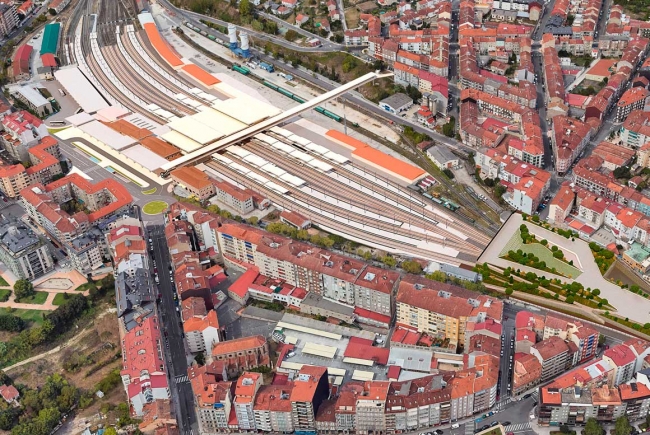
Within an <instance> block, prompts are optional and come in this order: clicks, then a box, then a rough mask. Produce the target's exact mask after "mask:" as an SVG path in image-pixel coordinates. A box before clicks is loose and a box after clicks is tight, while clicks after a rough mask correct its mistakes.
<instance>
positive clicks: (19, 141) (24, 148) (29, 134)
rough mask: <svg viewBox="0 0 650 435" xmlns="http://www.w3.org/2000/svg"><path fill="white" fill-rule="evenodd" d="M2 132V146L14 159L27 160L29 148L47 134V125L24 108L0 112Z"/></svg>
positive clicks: (0, 139) (0, 138)
mask: <svg viewBox="0 0 650 435" xmlns="http://www.w3.org/2000/svg"><path fill="white" fill-rule="evenodd" d="M0 117H1V122H2V128H3V129H4V132H3V133H2V135H1V136H0V141H1V143H2V146H3V147H4V149H5V150H6V151H7V154H9V156H10V157H11V158H12V159H14V160H15V161H19V162H25V161H29V160H30V158H29V155H28V150H29V148H31V147H33V146H35V145H37V144H38V143H39V141H40V140H42V139H44V138H46V137H48V136H49V133H48V131H47V126H46V125H45V123H44V122H43V121H41V120H40V119H39V118H37V117H36V116H34V115H32V114H31V113H29V112H27V111H26V110H19V111H18V112H14V113H9V114H7V113H2V114H0Z"/></svg>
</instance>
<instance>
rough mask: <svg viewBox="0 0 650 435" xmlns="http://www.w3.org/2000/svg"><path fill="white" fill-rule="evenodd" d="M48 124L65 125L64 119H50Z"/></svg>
mask: <svg viewBox="0 0 650 435" xmlns="http://www.w3.org/2000/svg"><path fill="white" fill-rule="evenodd" d="M50 125H57V126H59V125H65V121H50Z"/></svg>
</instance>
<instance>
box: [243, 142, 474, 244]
mask: <svg viewBox="0 0 650 435" xmlns="http://www.w3.org/2000/svg"><path fill="white" fill-rule="evenodd" d="M246 148H247V149H249V150H251V151H254V152H255V153H256V154H257V155H259V156H260V157H262V158H264V159H266V160H268V161H270V162H271V163H273V164H275V165H277V166H279V167H281V168H283V169H285V170H288V171H290V172H291V173H293V174H295V175H297V176H299V177H301V178H303V179H305V180H309V183H310V184H311V185H312V187H311V188H312V189H314V190H317V191H320V192H322V193H324V194H326V195H328V196H337V197H339V198H359V196H360V195H359V191H358V190H357V189H355V188H352V187H350V186H347V185H346V184H345V183H343V182H342V181H338V180H335V179H333V178H331V177H328V176H326V175H325V174H323V173H321V172H319V171H317V170H314V169H311V168H308V167H306V166H301V165H298V164H296V163H293V162H291V161H290V160H289V159H287V158H281V157H277V156H276V155H274V153H273V152H272V151H270V150H269V149H268V148H265V147H263V146H262V145H259V144H253V143H251V144H248V145H247V146H246ZM339 169H343V168H339V167H337V169H336V170H337V172H339V173H341V172H342V171H341V170H339ZM350 174H352V173H351V172H348V173H347V174H341V175H345V176H346V177H348V176H349V175H350ZM352 175H354V174H352ZM349 178H350V179H351V180H352V181H355V182H358V183H359V184H361V185H363V186H364V187H366V188H368V190H377V191H378V193H381V194H382V195H383V196H384V197H385V198H387V199H391V200H393V201H396V202H401V203H402V205H406V204H404V202H406V201H407V200H405V198H400V197H399V196H398V195H396V194H395V193H393V192H390V191H388V190H383V191H381V192H379V189H378V186H372V183H370V182H368V180H365V179H363V177H359V176H356V177H353V176H349ZM359 202H360V203H361V204H363V206H364V209H365V210H369V211H372V212H374V213H377V214H378V215H382V216H386V217H390V216H389V214H392V215H393V219H395V220H397V221H399V222H401V223H402V224H403V223H405V222H410V223H411V224H413V225H414V226H416V227H419V228H423V229H425V230H427V231H430V232H431V233H434V234H438V235H440V236H442V237H444V238H445V246H449V247H453V248H454V249H457V250H458V251H460V252H465V253H467V254H468V255H472V256H476V257H478V255H479V254H480V253H481V251H482V250H483V247H484V246H481V245H480V244H479V242H476V241H473V240H469V241H468V240H465V239H463V238H461V237H459V236H458V235H456V234H453V233H451V232H448V231H446V230H445V229H444V228H442V227H439V226H437V225H435V224H433V223H432V222H431V220H436V221H440V220H441V218H440V216H437V215H435V214H434V213H432V212H429V213H426V210H425V209H424V208H423V209H422V213H423V215H424V216H425V217H422V216H420V215H419V212H418V214H410V213H408V212H406V211H404V210H402V209H400V208H397V207H395V208H393V209H392V212H391V213H386V206H387V204H386V203H385V202H382V201H381V200H379V199H377V198H375V197H372V196H367V197H362V198H359ZM413 205H414V204H413ZM427 215H428V216H427ZM449 226H451V225H449ZM382 229H384V230H387V231H389V230H390V231H392V232H393V233H394V234H400V235H403V236H405V237H420V238H421V237H422V235H421V234H420V235H419V236H418V235H416V234H417V233H414V232H413V231H409V230H408V229H406V228H403V227H402V226H401V225H400V226H396V225H390V224H388V225H384V226H383V227H382ZM458 230H459V231H462V230H465V229H464V228H458ZM472 242H475V243H472Z"/></svg>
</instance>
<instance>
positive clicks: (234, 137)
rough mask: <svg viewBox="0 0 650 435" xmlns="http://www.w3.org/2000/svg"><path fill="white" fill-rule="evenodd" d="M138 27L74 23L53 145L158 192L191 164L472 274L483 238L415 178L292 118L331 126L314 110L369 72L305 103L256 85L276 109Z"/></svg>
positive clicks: (353, 142) (338, 228)
mask: <svg viewBox="0 0 650 435" xmlns="http://www.w3.org/2000/svg"><path fill="white" fill-rule="evenodd" d="M104 13H105V15H103V16H105V17H106V14H110V13H112V12H109V11H104ZM99 16H100V17H101V16H102V14H101V13H100V15H99ZM109 18H110V16H109ZM138 20H139V24H140V27H141V29H139V28H137V26H136V25H133V24H127V25H123V26H119V25H117V26H116V25H115V24H114V23H115V21H108V19H104V21H103V22H97V17H96V16H93V15H87V16H83V17H81V18H80V22H81V25H80V26H78V28H77V29H76V33H75V35H74V37H70V38H66V39H65V40H66V41H67V43H66V47H64V48H65V52H67V53H71V57H70V59H69V62H70V63H71V65H70V66H68V67H65V68H62V69H61V70H60V71H58V72H57V76H58V77H57V79H58V80H59V81H60V83H61V85H62V86H64V87H65V88H66V90H67V91H68V92H69V94H70V95H71V96H72V97H73V98H74V99H75V100H76V101H77V102H78V103H79V105H80V107H82V108H83V110H84V112H85V114H84V116H81V117H80V116H78V115H75V116H74V117H70V118H67V121H68V123H69V124H71V125H72V126H71V127H70V128H69V129H66V130H65V131H64V132H61V133H60V135H61V136H60V137H62V138H63V137H64V138H66V139H68V140H70V141H75V140H78V141H80V142H82V143H84V144H91V145H92V146H94V147H97V149H99V150H101V152H102V153H103V154H104V155H110V156H111V158H112V159H115V160H116V164H118V165H120V166H121V167H126V168H130V169H131V170H132V171H136V172H137V173H139V174H141V175H142V176H143V178H145V179H147V180H151V181H152V182H154V183H158V184H160V185H162V186H167V185H168V184H169V183H173V181H172V178H173V177H170V176H169V175H170V174H173V172H174V170H175V169H177V168H182V167H184V166H188V165H190V166H193V165H198V166H197V168H200V169H201V170H204V171H205V172H206V174H207V175H208V177H209V178H210V179H214V180H215V182H221V181H226V182H229V183H231V184H232V185H234V186H236V187H239V188H241V189H248V190H250V191H254V192H256V193H257V194H260V195H262V196H265V197H266V198H268V199H269V200H270V201H271V202H272V203H273V204H274V205H275V206H276V207H277V208H279V209H283V210H290V211H294V212H298V213H300V214H301V215H303V216H305V217H306V218H308V219H309V220H310V221H311V222H313V223H314V224H316V225H318V226H319V227H320V228H322V229H324V230H326V231H330V232H333V233H335V234H339V235H341V236H343V237H346V238H348V239H349V240H353V241H358V242H360V243H365V244H368V245H371V246H373V247H376V248H379V249H382V250H385V251H386V252H390V253H394V254H400V255H407V256H414V257H418V258H424V259H428V260H432V261H437V262H442V263H447V264H452V265H454V266H459V265H461V264H469V265H472V264H474V262H475V261H476V259H477V258H478V256H479V255H480V253H481V252H482V250H483V248H484V247H485V245H486V244H487V241H488V236H487V235H486V234H484V232H482V231H480V230H479V229H476V228H474V227H473V226H471V225H468V224H467V223H466V222H464V221H463V220H462V219H461V218H460V217H459V216H457V215H456V214H454V213H453V212H452V211H451V210H449V209H448V208H444V207H441V206H440V205H439V204H436V203H435V202H433V201H431V200H429V199H427V198H424V197H422V196H420V195H419V194H417V193H415V192H414V191H413V190H412V189H409V186H413V185H416V184H417V183H419V182H424V181H425V180H426V179H427V177H428V175H427V174H426V172H425V171H424V170H422V169H421V168H419V167H417V166H415V165H413V164H411V163H408V162H406V161H404V160H402V159H400V158H397V157H393V156H391V155H388V154H386V153H384V152H382V151H380V150H378V149H376V148H374V147H372V146H370V145H368V144H367V143H365V142H363V141H362V140H360V139H357V138H355V137H352V136H350V135H347V134H344V133H343V132H341V131H339V130H335V129H328V128H325V127H322V126H320V125H317V124H316V123H313V122H311V121H308V120H307V119H305V118H301V117H300V115H301V114H302V113H304V112H307V111H311V110H314V111H316V112H318V113H320V114H321V115H323V116H326V117H328V118H331V119H334V120H335V121H341V119H340V117H339V116H338V115H336V114H334V113H332V112H330V111H328V110H326V109H325V108H324V107H323V105H324V104H325V103H326V102H327V101H328V100H330V99H333V98H336V97H337V96H339V95H341V94H343V93H345V92H348V91H350V90H353V89H355V88H357V87H358V86H360V85H362V84H364V83H366V82H368V81H371V80H374V79H375V78H377V77H379V75H378V73H369V74H367V75H365V76H363V77H360V78H358V79H356V80H353V81H351V82H349V83H347V84H345V85H342V86H341V87H340V88H337V89H335V90H333V91H330V92H327V93H325V94H322V95H320V96H318V97H316V98H314V99H312V100H309V101H305V100H304V99H302V98H300V97H298V96H294V95H293V94H292V93H291V92H290V91H288V90H285V89H282V90H280V89H279V88H278V87H277V86H276V89H273V87H272V86H269V85H267V84H265V86H267V87H269V88H270V89H273V90H275V91H276V92H279V93H282V94H283V95H285V96H287V97H289V98H291V99H293V100H294V101H296V102H297V103H298V104H299V105H298V106H295V107H292V108H290V109H287V110H284V111H283V110H281V109H279V108H277V107H275V106H274V105H272V104H270V103H268V102H267V101H263V100H261V99H260V98H261V97H260V98H256V97H255V96H254V95H255V92H247V85H246V84H245V83H241V86H237V87H235V86H233V84H234V83H233V82H232V80H229V83H226V82H225V81H222V80H220V79H219V78H218V77H217V76H215V75H213V74H210V73H209V72H208V71H206V70H205V69H203V68H202V67H201V66H200V65H199V64H196V63H194V62H192V60H190V59H187V58H184V57H183V56H181V55H179V54H178V53H177V52H176V51H175V50H174V49H173V47H172V46H171V45H170V44H169V43H168V42H167V41H166V40H165V38H164V36H163V34H162V33H161V32H160V30H159V29H158V27H157V25H156V22H155V21H154V19H153V16H152V15H151V14H149V13H142V14H140V15H138ZM106 21H108V23H107V22H106ZM111 22H112V23H113V24H110V23H111ZM245 43H246V44H247V42H245ZM240 74H242V76H243V75H245V72H240ZM246 80H247V79H246ZM283 91H284V92H283ZM287 94H290V95H287ZM337 118H338V119H337ZM429 178H430V177H429ZM321 350H322V349H321Z"/></svg>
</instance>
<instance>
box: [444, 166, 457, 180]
mask: <svg viewBox="0 0 650 435" xmlns="http://www.w3.org/2000/svg"><path fill="white" fill-rule="evenodd" d="M442 173H443V174H445V175H446V176H447V178H449V179H450V180H453V179H454V173H453V172H451V169H449V168H445V169H443V170H442Z"/></svg>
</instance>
